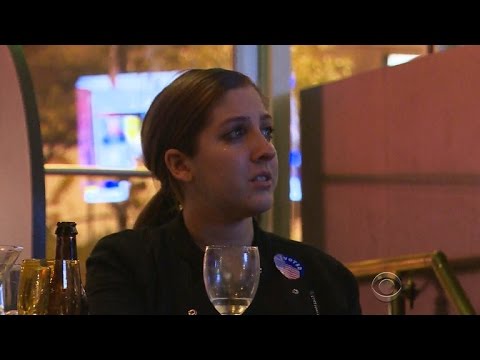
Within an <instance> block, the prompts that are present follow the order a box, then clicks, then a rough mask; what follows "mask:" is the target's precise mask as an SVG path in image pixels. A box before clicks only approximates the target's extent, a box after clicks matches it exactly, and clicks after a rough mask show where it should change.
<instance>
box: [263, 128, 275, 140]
mask: <svg viewBox="0 0 480 360" xmlns="http://www.w3.org/2000/svg"><path fill="white" fill-rule="evenodd" d="M262 132H263V136H265V139H267V140H268V141H271V140H272V138H273V127H271V126H269V127H266V128H264V129H263V130H262Z"/></svg>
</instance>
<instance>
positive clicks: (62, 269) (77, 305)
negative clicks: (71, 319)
mask: <svg viewBox="0 0 480 360" xmlns="http://www.w3.org/2000/svg"><path fill="white" fill-rule="evenodd" d="M76 225H77V224H76V223H74V222H69V221H68V222H58V223H57V229H56V231H55V234H56V236H57V243H56V247H55V262H54V264H53V274H52V275H51V280H50V296H49V301H48V314H49V315H80V314H87V313H88V309H87V298H86V293H85V289H84V287H83V285H82V280H81V275H80V264H79V263H78V257H77V234H78V231H77V227H76ZM71 260H76V261H71Z"/></svg>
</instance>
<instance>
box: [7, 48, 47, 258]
mask: <svg viewBox="0 0 480 360" xmlns="http://www.w3.org/2000/svg"><path fill="white" fill-rule="evenodd" d="M0 79H1V80H0V154H1V156H2V164H1V171H0V234H1V235H0V244H4V245H21V246H23V247H24V250H23V252H22V254H21V255H20V258H19V260H20V259H23V258H28V257H32V250H33V223H32V214H33V211H32V201H33V199H32V198H33V197H32V171H31V170H32V164H31V158H30V145H29V139H28V130H27V121H26V113H25V106H24V101H23V95H22V92H21V87H20V81H19V78H18V77H17V71H16V68H15V64H14V62H13V59H12V56H11V53H10V51H9V49H8V47H7V46H5V45H0ZM41 166H43V164H42V165H41ZM39 181H41V183H42V184H43V179H40V180H39ZM44 211H45V210H44V209H43V213H44ZM39 217H41V214H40V213H39ZM43 219H44V217H43ZM19 260H17V262H20V261H19Z"/></svg>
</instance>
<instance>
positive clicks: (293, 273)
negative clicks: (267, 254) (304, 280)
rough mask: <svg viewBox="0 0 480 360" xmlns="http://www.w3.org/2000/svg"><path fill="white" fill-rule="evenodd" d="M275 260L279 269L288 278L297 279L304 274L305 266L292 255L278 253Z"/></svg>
mask: <svg viewBox="0 0 480 360" xmlns="http://www.w3.org/2000/svg"><path fill="white" fill-rule="evenodd" d="M273 262H274V263H275V266H276V267H277V269H278V270H279V271H280V272H281V273H282V275H283V276H285V277H286V278H287V279H290V280H296V279H299V278H300V277H301V276H302V274H303V266H302V264H300V263H299V262H298V261H297V260H295V259H294V258H292V257H291V256H285V255H283V254H277V255H275V256H274V257H273Z"/></svg>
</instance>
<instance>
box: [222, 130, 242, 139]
mask: <svg viewBox="0 0 480 360" xmlns="http://www.w3.org/2000/svg"><path fill="white" fill-rule="evenodd" d="M244 134H245V129H243V128H235V129H233V130H232V131H230V132H228V133H227V134H226V135H225V138H226V139H227V140H235V139H238V138H240V137H242V136H243V135H244Z"/></svg>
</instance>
